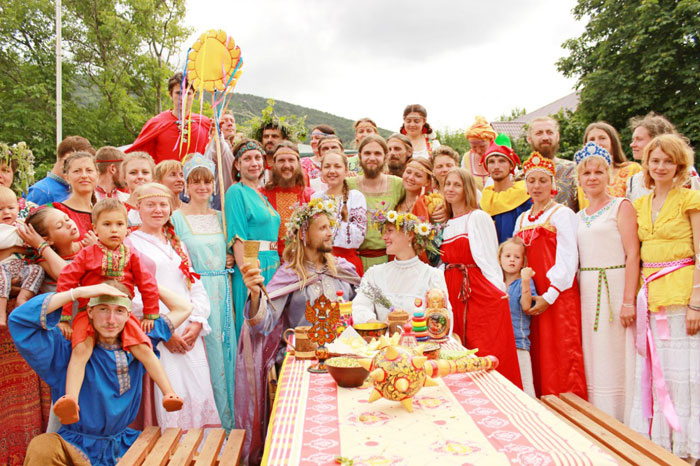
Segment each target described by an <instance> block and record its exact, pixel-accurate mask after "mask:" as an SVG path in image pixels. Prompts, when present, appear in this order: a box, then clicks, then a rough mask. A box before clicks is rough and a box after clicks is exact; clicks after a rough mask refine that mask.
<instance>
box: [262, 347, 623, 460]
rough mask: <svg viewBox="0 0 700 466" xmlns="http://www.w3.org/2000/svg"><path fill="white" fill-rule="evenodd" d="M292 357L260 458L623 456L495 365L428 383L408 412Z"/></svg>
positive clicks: (394, 403)
mask: <svg viewBox="0 0 700 466" xmlns="http://www.w3.org/2000/svg"><path fill="white" fill-rule="evenodd" d="M312 363H313V361H300V360H296V359H294V357H293V356H287V358H286V359H285V362H284V367H283V369H282V373H281V377H280V380H279V385H278V391H277V397H276V400H275V404H274V407H273V412H272V418H271V420H270V425H269V427H268V435H267V440H266V444H265V453H264V456H263V464H267V465H282V464H284V465H316V466H322V465H329V466H330V465H334V464H337V463H336V462H335V460H336V458H337V457H345V458H348V459H352V460H353V465H354V466H361V465H378V464H381V465H394V466H399V465H413V464H416V465H421V466H425V465H426V464H445V465H451V464H455V465H462V464H479V465H481V464H486V465H489V466H491V465H500V464H520V465H538V466H544V465H554V464H563V465H596V466H597V465H609V464H617V462H616V461H615V459H613V457H612V456H610V455H609V454H608V453H606V452H605V451H604V450H603V449H602V448H601V447H600V446H599V445H598V444H596V443H594V442H593V441H591V440H590V439H588V438H586V437H584V436H583V435H581V433H579V432H578V431H577V430H576V429H575V428H574V427H572V426H571V425H570V424H568V423H567V422H566V421H564V420H562V419H561V418H560V417H559V416H557V415H555V414H554V413H552V412H551V411H550V410H549V409H547V408H545V407H544V406H543V405H542V404H541V403H540V402H539V401H538V400H535V399H532V398H530V397H528V396H527V395H526V394H525V393H523V392H522V391H521V390H519V389H518V388H517V387H515V386H514V385H512V384H511V383H510V382H509V381H508V380H506V379H505V378H504V377H503V376H501V375H500V374H499V373H497V372H495V371H491V372H481V373H472V374H455V375H451V376H447V377H445V378H444V379H441V380H440V384H439V386H437V387H426V388H423V389H422V390H421V391H420V392H419V393H418V394H417V395H416V396H415V397H414V402H413V408H414V412H413V413H409V412H407V411H405V410H404V409H403V407H402V406H401V405H400V404H399V403H396V402H391V401H388V400H385V399H379V400H377V401H375V402H374V403H371V404H369V403H367V398H368V396H369V389H368V388H358V389H347V388H340V387H337V386H336V384H335V382H334V381H333V379H332V378H331V376H330V375H328V374H310V373H309V372H308V371H307V370H306V368H307V367H308V366H309V365H310V364H312Z"/></svg>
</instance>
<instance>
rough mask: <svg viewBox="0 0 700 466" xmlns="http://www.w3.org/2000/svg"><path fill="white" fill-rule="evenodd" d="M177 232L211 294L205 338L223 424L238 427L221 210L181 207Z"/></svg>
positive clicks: (228, 271)
mask: <svg viewBox="0 0 700 466" xmlns="http://www.w3.org/2000/svg"><path fill="white" fill-rule="evenodd" d="M171 220H172V222H173V224H174V225H175V232H176V233H177V234H178V236H179V237H180V239H181V240H182V242H184V243H185V246H187V250H188V252H189V253H190V259H191V260H192V267H194V270H195V272H197V273H198V274H200V275H201V280H202V284H203V285H204V288H205V289H206V290H207V294H208V295H209V302H210V304H211V314H210V315H209V319H208V322H209V325H210V326H211V333H210V334H209V335H207V336H205V337H204V342H205V347H206V351H207V359H208V360H209V372H210V374H211V384H212V388H213V389H214V401H215V402H216V409H217V411H218V412H219V417H220V418H221V426H222V427H223V428H224V429H226V431H229V430H231V429H233V427H234V417H233V395H234V384H235V382H234V376H235V369H236V349H237V348H238V343H237V340H236V332H235V325H234V323H233V295H232V293H231V279H230V275H229V274H231V273H233V269H226V237H225V236H224V231H223V228H222V226H221V213H220V212H217V213H216V214H208V215H188V216H185V215H183V214H182V212H180V211H179V210H178V211H176V212H175V213H174V214H173V216H172V218H171Z"/></svg>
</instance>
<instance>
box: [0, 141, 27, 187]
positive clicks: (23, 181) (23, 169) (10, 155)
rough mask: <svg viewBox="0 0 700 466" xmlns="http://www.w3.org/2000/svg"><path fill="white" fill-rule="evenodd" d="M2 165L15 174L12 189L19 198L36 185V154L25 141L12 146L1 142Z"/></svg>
mask: <svg viewBox="0 0 700 466" xmlns="http://www.w3.org/2000/svg"><path fill="white" fill-rule="evenodd" d="M0 163H5V164H7V165H8V166H9V167H10V168H11V169H12V171H13V172H14V178H13V181H12V186H11V188H12V190H13V191H14V192H15V194H17V195H18V196H19V195H21V194H22V193H26V192H27V190H29V186H31V185H32V184H34V154H32V151H31V150H30V149H29V148H28V147H27V144H26V143H24V142H23V141H22V142H18V143H17V144H13V145H11V146H9V145H7V144H5V143H4V142H0Z"/></svg>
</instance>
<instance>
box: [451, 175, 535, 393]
mask: <svg viewBox="0 0 700 466" xmlns="http://www.w3.org/2000/svg"><path fill="white" fill-rule="evenodd" d="M443 194H444V196H445V200H446V201H447V202H448V204H449V205H450V208H451V211H452V215H451V218H450V219H449V220H448V221H447V224H446V225H445V230H444V232H443V235H442V238H443V243H442V246H441V248H440V251H441V253H442V260H443V262H444V263H445V281H446V282H447V290H448V291H449V295H450V303H451V304H452V312H453V314H454V332H455V333H456V334H457V335H459V337H460V338H461V339H462V343H464V345H465V346H467V348H478V349H479V351H478V353H477V354H478V355H479V356H487V355H492V356H496V357H497V358H498V361H499V363H498V367H497V368H496V370H497V371H498V372H500V373H501V374H502V375H503V376H504V377H506V378H507V379H508V380H510V381H511V382H513V384H515V385H516V386H517V387H518V388H520V389H522V381H521V379H520V368H519V366H518V356H517V352H516V349H515V336H514V335H513V325H512V323H511V320H510V307H509V304H508V295H507V294H506V293H505V289H506V286H505V283H503V273H502V272H501V267H500V265H499V264H498V239H497V236H496V227H495V226H494V224H493V220H491V217H490V216H489V214H487V213H486V212H484V211H483V210H479V208H478V206H477V201H476V183H475V181H474V177H473V176H472V175H471V174H470V173H469V172H467V170H465V169H463V168H453V169H452V170H450V172H449V173H448V174H447V176H446V177H445V183H444V189H443Z"/></svg>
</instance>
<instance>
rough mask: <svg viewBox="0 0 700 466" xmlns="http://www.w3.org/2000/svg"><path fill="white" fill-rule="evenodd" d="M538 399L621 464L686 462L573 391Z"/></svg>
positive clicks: (677, 463)
mask: <svg viewBox="0 0 700 466" xmlns="http://www.w3.org/2000/svg"><path fill="white" fill-rule="evenodd" d="M541 401H542V403H543V404H544V405H545V406H546V407H547V408H549V409H550V410H551V411H552V412H553V413H554V414H556V415H557V416H559V418H561V419H563V420H564V421H565V422H566V423H568V424H569V425H572V426H573V427H574V428H575V429H576V430H578V431H579V432H581V433H582V434H583V435H584V436H585V437H587V438H588V439H589V440H591V441H592V442H593V443H595V444H596V445H598V446H599V447H601V448H602V449H603V450H605V451H606V452H607V453H609V454H610V455H611V456H612V457H613V458H615V460H616V461H617V462H618V463H619V464H621V465H651V464H664V465H678V466H687V464H688V463H686V462H685V461H683V460H682V459H680V458H678V457H677V456H675V455H674V454H672V453H671V452H669V451H668V450H666V449H664V448H662V447H660V446H659V445H657V444H655V443H654V442H652V441H651V440H649V439H647V438H646V437H644V436H643V435H640V434H639V433H637V432H635V431H633V430H632V429H630V428H629V427H627V426H626V425H624V424H623V423H621V422H620V421H618V420H617V419H615V418H614V417H612V416H610V415H608V414H606V413H604V412H603V411H601V410H600V409H598V408H596V407H595V406H593V405H592V404H590V403H588V402H587V401H585V400H583V399H582V398H581V397H579V396H577V395H575V394H573V393H562V394H561V395H559V396H558V397H557V396H555V395H545V396H543V397H542V398H541Z"/></svg>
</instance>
